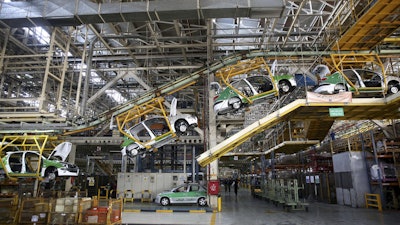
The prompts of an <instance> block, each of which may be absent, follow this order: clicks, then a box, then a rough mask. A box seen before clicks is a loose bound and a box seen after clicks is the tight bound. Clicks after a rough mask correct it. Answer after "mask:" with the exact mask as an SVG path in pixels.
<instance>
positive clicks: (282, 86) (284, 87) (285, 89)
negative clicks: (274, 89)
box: [279, 80, 292, 94]
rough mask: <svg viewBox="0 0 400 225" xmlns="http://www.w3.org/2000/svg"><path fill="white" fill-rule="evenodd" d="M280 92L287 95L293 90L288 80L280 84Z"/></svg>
mask: <svg viewBox="0 0 400 225" xmlns="http://www.w3.org/2000/svg"><path fill="white" fill-rule="evenodd" d="M279 90H280V92H281V93H283V94H287V93H289V92H290V91H291V90H292V85H291V84H290V82H289V81H287V80H282V81H280V82H279Z"/></svg>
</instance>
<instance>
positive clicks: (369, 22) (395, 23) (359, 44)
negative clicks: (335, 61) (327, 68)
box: [332, 0, 400, 50]
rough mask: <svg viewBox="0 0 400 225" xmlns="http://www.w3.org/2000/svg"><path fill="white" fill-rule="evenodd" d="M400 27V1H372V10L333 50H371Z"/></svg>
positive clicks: (349, 30)
mask: <svg viewBox="0 0 400 225" xmlns="http://www.w3.org/2000/svg"><path fill="white" fill-rule="evenodd" d="M399 27H400V1H398V0H377V1H372V3H371V5H370V8H369V9H368V10H367V11H366V12H365V13H364V14H363V15H362V16H361V17H360V18H359V19H358V20H357V21H356V22H355V23H354V24H353V25H352V26H351V28H350V29H348V30H347V31H346V32H345V33H344V34H343V35H342V36H341V38H340V39H339V40H338V42H337V44H336V45H334V46H332V50H369V49H372V48H374V47H375V46H376V45H378V44H379V43H381V42H382V41H383V40H384V39H385V38H387V37H388V36H389V35H391V34H392V33H393V32H394V31H396V30H398V29H399Z"/></svg>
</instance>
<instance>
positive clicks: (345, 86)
mask: <svg viewBox="0 0 400 225" xmlns="http://www.w3.org/2000/svg"><path fill="white" fill-rule="evenodd" d="M342 72H343V74H344V75H345V76H346V77H344V76H343V75H342V73H341V72H339V71H337V72H335V73H333V74H331V75H327V76H326V77H324V79H323V80H322V81H321V82H320V84H319V85H318V86H317V87H316V88H315V89H314V92H315V93H320V94H336V93H339V92H343V91H351V92H353V93H355V92H358V93H357V94H361V95H362V96H376V95H383V93H384V91H385V88H387V94H395V93H397V92H399V90H400V78H399V77H395V76H386V83H385V82H384V78H383V76H382V74H380V73H378V72H375V71H370V70H365V69H345V70H343V71H342ZM346 78H348V80H349V81H351V82H352V83H353V84H354V87H353V86H352V85H350V84H349V82H348V81H347V80H346Z"/></svg>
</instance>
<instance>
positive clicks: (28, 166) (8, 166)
mask: <svg viewBox="0 0 400 225" xmlns="http://www.w3.org/2000/svg"><path fill="white" fill-rule="evenodd" d="M71 146H72V143H70V142H63V143H61V144H59V145H57V146H56V148H55V149H54V150H53V151H52V153H51V154H50V155H47V154H46V153H42V154H40V152H39V151H32V150H27V151H9V152H6V155H5V156H4V157H3V158H2V159H1V160H2V163H1V164H0V169H2V170H4V169H5V170H6V171H4V172H7V174H8V176H10V177H20V178H22V177H32V176H34V175H35V174H36V173H37V172H39V175H40V176H41V177H44V178H49V179H50V180H52V179H55V178H56V177H57V176H60V177H71V176H78V175H79V168H78V166H76V165H74V164H71V163H68V162H65V160H66V159H67V157H68V155H69V153H70V151H71ZM2 165H4V167H5V168H3V166H2Z"/></svg>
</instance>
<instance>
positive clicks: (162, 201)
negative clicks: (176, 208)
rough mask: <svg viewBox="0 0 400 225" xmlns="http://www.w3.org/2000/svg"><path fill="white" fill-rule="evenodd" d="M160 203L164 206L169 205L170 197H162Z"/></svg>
mask: <svg viewBox="0 0 400 225" xmlns="http://www.w3.org/2000/svg"><path fill="white" fill-rule="evenodd" d="M160 203H161V205H162V206H167V205H169V198H167V197H164V198H161V200H160Z"/></svg>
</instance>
